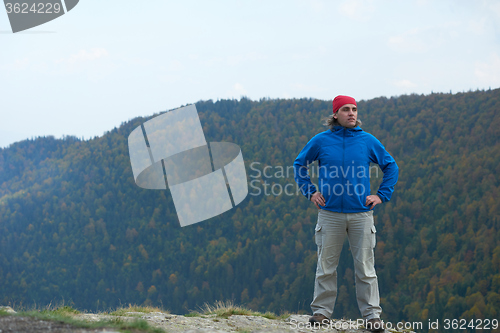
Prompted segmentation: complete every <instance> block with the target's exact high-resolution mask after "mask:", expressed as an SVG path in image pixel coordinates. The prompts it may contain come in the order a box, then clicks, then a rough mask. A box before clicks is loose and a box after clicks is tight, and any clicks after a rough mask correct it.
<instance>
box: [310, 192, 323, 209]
mask: <svg viewBox="0 0 500 333" xmlns="http://www.w3.org/2000/svg"><path fill="white" fill-rule="evenodd" d="M310 200H311V201H312V202H313V203H314V204H315V205H316V208H318V209H320V208H319V206H320V205H321V206H325V198H324V197H323V195H322V194H321V193H319V192H314V194H313V195H312V196H311V199H310Z"/></svg>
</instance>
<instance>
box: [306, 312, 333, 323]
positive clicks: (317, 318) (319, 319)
mask: <svg viewBox="0 0 500 333" xmlns="http://www.w3.org/2000/svg"><path fill="white" fill-rule="evenodd" d="M329 321H330V319H328V318H326V317H325V316H324V315H322V314H321V313H315V314H313V315H312V317H310V318H309V322H310V323H311V324H314V323H319V324H326V323H328V322H329Z"/></svg>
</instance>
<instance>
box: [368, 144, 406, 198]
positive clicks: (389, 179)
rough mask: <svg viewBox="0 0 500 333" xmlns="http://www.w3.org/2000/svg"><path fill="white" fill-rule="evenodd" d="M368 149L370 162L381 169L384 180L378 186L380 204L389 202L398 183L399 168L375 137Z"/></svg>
mask: <svg viewBox="0 0 500 333" xmlns="http://www.w3.org/2000/svg"><path fill="white" fill-rule="evenodd" d="M371 141H372V145H371V149H370V161H371V162H373V163H376V164H378V165H379V166H380V169H382V172H383V173H384V178H383V179H382V183H381V184H380V186H379V188H378V191H377V195H378V196H379V197H380V199H381V200H382V202H386V201H389V200H391V196H392V193H393V192H394V185H396V182H397V181H398V176H399V167H398V165H397V164H396V161H395V160H394V158H393V157H392V156H391V155H390V154H389V153H388V152H387V150H385V147H384V146H383V145H382V144H381V143H380V141H378V140H377V139H376V138H375V137H372V140H371Z"/></svg>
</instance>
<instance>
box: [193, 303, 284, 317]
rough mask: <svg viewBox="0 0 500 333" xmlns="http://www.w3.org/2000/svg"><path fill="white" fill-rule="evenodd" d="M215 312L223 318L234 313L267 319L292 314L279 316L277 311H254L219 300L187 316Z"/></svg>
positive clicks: (198, 315) (206, 304)
mask: <svg viewBox="0 0 500 333" xmlns="http://www.w3.org/2000/svg"><path fill="white" fill-rule="evenodd" d="M212 314H215V315H216V316H217V317H221V318H225V319H227V318H229V316H232V315H245V316H259V317H264V318H267V319H285V318H288V317H289V316H290V314H289V313H283V314H282V315H280V316H278V315H276V314H275V313H272V312H269V311H268V312H265V313H262V312H258V311H253V310H250V309H247V308H244V307H242V306H238V305H235V304H234V303H233V302H232V301H226V302H222V301H217V302H216V303H215V304H213V305H211V304H208V303H205V304H204V305H203V306H202V307H201V308H200V311H192V312H190V313H188V314H186V315H185V316H186V317H201V316H203V315H212Z"/></svg>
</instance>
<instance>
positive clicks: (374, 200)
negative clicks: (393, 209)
mask: <svg viewBox="0 0 500 333" xmlns="http://www.w3.org/2000/svg"><path fill="white" fill-rule="evenodd" d="M381 203H382V200H380V197H379V196H378V195H376V194H374V195H369V196H367V197H366V204H365V206H370V205H372V206H371V207H370V209H373V208H374V207H375V206H376V205H378V204H381Z"/></svg>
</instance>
